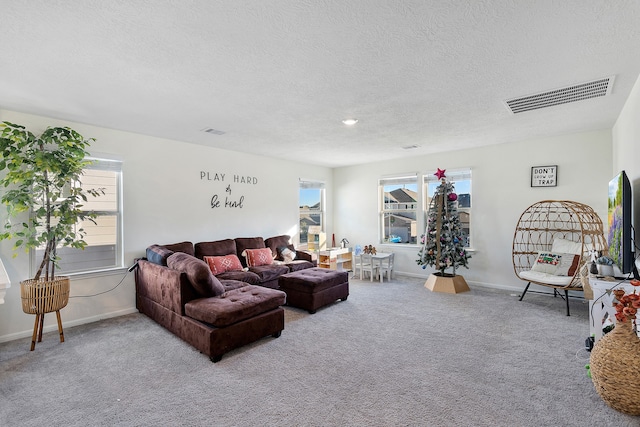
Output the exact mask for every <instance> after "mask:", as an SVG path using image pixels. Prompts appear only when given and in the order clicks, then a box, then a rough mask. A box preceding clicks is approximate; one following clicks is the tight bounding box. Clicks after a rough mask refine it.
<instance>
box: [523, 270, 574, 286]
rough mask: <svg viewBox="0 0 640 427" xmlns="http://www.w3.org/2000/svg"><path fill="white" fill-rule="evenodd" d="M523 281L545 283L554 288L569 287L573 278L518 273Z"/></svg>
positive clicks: (538, 273)
mask: <svg viewBox="0 0 640 427" xmlns="http://www.w3.org/2000/svg"><path fill="white" fill-rule="evenodd" d="M518 276H520V278H521V279H525V280H529V281H532V282H538V283H545V284H547V285H554V286H568V285H569V284H571V280H573V276H556V275H555V274H550V273H541V272H539V271H533V270H524V271H521V272H520V273H518Z"/></svg>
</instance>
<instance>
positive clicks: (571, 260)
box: [553, 254, 580, 276]
mask: <svg viewBox="0 0 640 427" xmlns="http://www.w3.org/2000/svg"><path fill="white" fill-rule="evenodd" d="M560 255H562V258H561V259H560V264H558V269H557V270H556V271H555V273H553V274H555V275H556V276H573V275H574V274H576V270H577V269H578V263H579V262H580V255H574V254H560Z"/></svg>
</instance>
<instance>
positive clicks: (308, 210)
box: [299, 180, 325, 248]
mask: <svg viewBox="0 0 640 427" xmlns="http://www.w3.org/2000/svg"><path fill="white" fill-rule="evenodd" d="M324 205H325V188H324V182H319V181H304V180H300V198H299V210H300V246H301V248H306V245H307V242H308V234H309V227H310V226H319V227H320V229H321V230H324Z"/></svg>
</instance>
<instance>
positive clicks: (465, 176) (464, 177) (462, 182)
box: [423, 169, 471, 248]
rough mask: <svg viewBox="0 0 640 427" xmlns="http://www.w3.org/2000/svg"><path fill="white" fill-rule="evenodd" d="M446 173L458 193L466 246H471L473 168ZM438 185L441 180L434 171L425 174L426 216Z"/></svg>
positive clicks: (459, 212) (459, 216)
mask: <svg viewBox="0 0 640 427" xmlns="http://www.w3.org/2000/svg"><path fill="white" fill-rule="evenodd" d="M445 175H446V179H447V180H448V181H450V182H452V183H453V185H454V187H455V191H456V194H457V195H458V218H460V223H461V225H462V232H463V234H464V239H465V243H464V246H465V247H467V248H469V247H471V169H457V170H450V171H449V170H447V171H446V173H445ZM438 185H440V180H439V179H438V177H437V176H435V175H434V173H429V174H426V175H424V186H423V188H424V191H425V197H424V212H425V216H426V215H427V213H428V212H429V204H430V203H431V198H432V197H433V194H434V193H435V190H436V188H437V187H438Z"/></svg>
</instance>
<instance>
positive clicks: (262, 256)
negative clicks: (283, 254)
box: [244, 248, 273, 267]
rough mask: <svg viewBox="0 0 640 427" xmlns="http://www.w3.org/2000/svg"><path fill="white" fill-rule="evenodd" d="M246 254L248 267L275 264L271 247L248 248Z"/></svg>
mask: <svg viewBox="0 0 640 427" xmlns="http://www.w3.org/2000/svg"><path fill="white" fill-rule="evenodd" d="M244 254H245V257H246V259H247V266H248V267H257V266H260V265H269V264H273V252H271V249H269V248H262V249H246V250H245V251H244Z"/></svg>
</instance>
